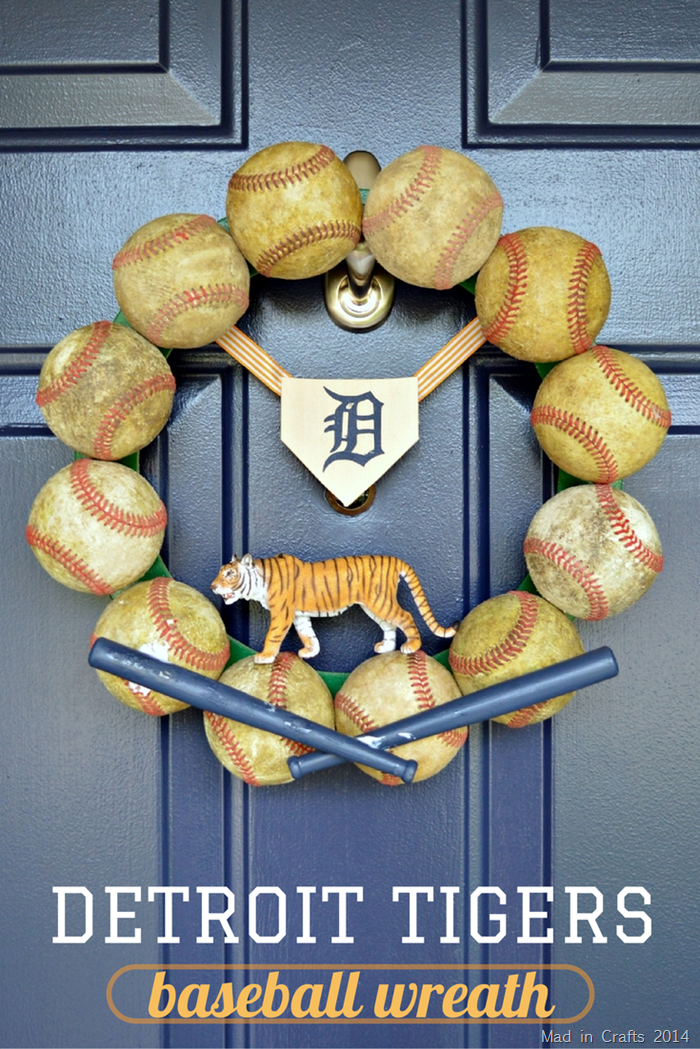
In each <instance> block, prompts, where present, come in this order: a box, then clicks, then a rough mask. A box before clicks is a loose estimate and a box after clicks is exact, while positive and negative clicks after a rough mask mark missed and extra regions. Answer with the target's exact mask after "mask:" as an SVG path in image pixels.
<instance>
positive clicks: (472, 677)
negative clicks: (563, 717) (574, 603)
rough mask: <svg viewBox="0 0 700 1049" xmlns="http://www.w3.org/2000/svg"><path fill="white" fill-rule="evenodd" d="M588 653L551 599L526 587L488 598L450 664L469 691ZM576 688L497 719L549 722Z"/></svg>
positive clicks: (515, 724)
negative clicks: (538, 594)
mask: <svg viewBox="0 0 700 1049" xmlns="http://www.w3.org/2000/svg"><path fill="white" fill-rule="evenodd" d="M582 654H583V644H582V642H581V638H580V637H579V634H578V631H577V629H576V627H575V626H574V624H573V623H572V622H571V620H570V619H569V618H568V617H567V616H565V615H564V613H563V612H560V611H559V609H558V608H554V606H553V605H551V604H550V603H549V602H548V601H545V600H543V598H541V597H537V596H536V595H535V594H530V593H527V592H526V591H524V590H511V591H510V592H509V593H507V594H501V595H500V596H498V597H492V598H489V600H488V601H483V602H482V603H481V604H480V605H477V606H476V608H473V609H472V611H471V612H470V613H469V614H468V615H467V616H466V617H465V618H464V619H463V620H462V622H461V624H460V626H459V629H458V631H457V633H456V634H455V636H454V638H453V639H452V644H451V645H450V666H451V668H452V673H453V674H454V676H455V678H456V679H457V683H458V685H459V687H460V688H461V690H462V692H463V694H464V695H469V694H470V693H471V692H477V691H478V690H479V689H481V688H486V686H487V685H498V684H500V682H501V681H509V680H510V679H511V678H514V677H519V676H520V675H522V674H529V673H531V672H532V671H533V670H541V669H542V668H543V667H548V666H550V665H551V664H552V663H559V662H561V660H563V659H573V657H574V656H580V655H582ZM573 695H574V693H573V692H568V693H567V694H566V695H563V696H557V697H556V698H554V699H548V700H547V701H546V702H544V703H534V704H533V705H532V706H529V707H523V708H522V709H521V710H516V711H514V712H513V713H511V714H502V715H501V716H500V717H497V718H494V719H493V720H494V721H500V722H502V723H503V724H504V725H508V727H509V728H524V727H525V725H533V724H536V723H537V722H538V721H545V720H546V719H547V718H551V717H552V715H553V714H556V713H558V711H560V710H561V709H562V707H564V706H566V704H567V703H568V702H569V700H570V699H571V697H572V696H573Z"/></svg>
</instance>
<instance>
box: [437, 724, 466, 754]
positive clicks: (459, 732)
mask: <svg viewBox="0 0 700 1049" xmlns="http://www.w3.org/2000/svg"><path fill="white" fill-rule="evenodd" d="M468 735H469V729H468V728H459V729H452V730H451V731H449V732H440V733H439V738H440V739H441V740H442V742H443V743H444V744H445V745H446V746H448V747H454V748H455V750H459V748H460V747H461V746H463V745H464V744H465V743H466V742H467V736H468Z"/></svg>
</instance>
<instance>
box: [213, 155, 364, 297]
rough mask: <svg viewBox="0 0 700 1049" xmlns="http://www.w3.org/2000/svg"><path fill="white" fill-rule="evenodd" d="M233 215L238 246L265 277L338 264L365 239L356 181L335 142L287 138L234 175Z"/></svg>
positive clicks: (289, 276) (229, 211)
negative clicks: (330, 145)
mask: <svg viewBox="0 0 700 1049" xmlns="http://www.w3.org/2000/svg"><path fill="white" fill-rule="evenodd" d="M226 217H227V219H228V224H229V229H230V230H231V234H232V236H233V238H234V240H235V241H236V243H237V244H238V246H239V248H240V249H241V251H242V252H243V254H244V255H245V257H246V258H247V259H248V261H249V262H250V263H251V264H252V265H253V266H254V267H255V269H256V270H257V271H258V273H262V274H263V276H264V277H282V278H284V279H286V280H297V279H301V278H303V277H314V276H316V275H317V274H319V273H325V272H326V271H327V270H330V269H332V268H333V266H336V265H337V264H338V263H339V262H341V261H342V259H344V258H345V256H346V255H347V254H348V252H350V251H352V250H353V248H354V247H355V245H356V244H357V242H358V240H359V239H360V231H361V224H362V200H361V198H360V191H359V189H358V187H357V183H356V182H355V179H354V178H353V177H352V175H351V174H350V172H349V171H348V169H347V168H346V166H345V164H343V162H342V161H341V160H339V159H338V157H337V156H336V155H335V153H334V152H333V150H332V149H329V148H328V146H319V145H316V144H315V143H312V142H280V143H278V144H277V145H275V146H268V147H267V148H266V149H261V150H260V151H259V152H258V153H255V154H253V156H252V157H250V159H249V160H246V162H245V163H244V164H242V165H241V167H240V168H238V170H237V171H236V172H235V173H234V174H233V176H232V178H231V181H230V182H229V184H228V193H227V195H226Z"/></svg>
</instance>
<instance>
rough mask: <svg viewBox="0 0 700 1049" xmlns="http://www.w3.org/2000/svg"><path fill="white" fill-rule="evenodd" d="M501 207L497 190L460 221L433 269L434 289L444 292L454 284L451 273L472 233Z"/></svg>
mask: <svg viewBox="0 0 700 1049" xmlns="http://www.w3.org/2000/svg"><path fill="white" fill-rule="evenodd" d="M497 207H503V198H502V197H501V194H500V193H499V192H498V190H496V191H495V193H492V194H491V196H490V197H485V198H484V199H483V200H482V201H481V202H480V203H479V204H477V206H476V207H475V208H474V209H473V210H472V211H470V213H469V214H468V215H467V216H466V217H465V218H463V219H462V221H461V222H460V223H459V225H458V226H457V227H456V229H455V230H454V231H453V233H452V235H451V236H450V239H449V240H448V242H447V244H446V245H445V247H444V248H443V251H442V254H441V255H440V258H439V259H438V262H437V266H436V267H435V277H434V281H435V287H436V288H438V289H439V290H440V291H446V290H447V289H448V288H451V287H452V285H453V284H454V281H453V280H452V272H453V270H454V267H455V265H456V263H457V259H458V258H459V255H460V252H461V251H462V249H463V248H464V246H465V244H466V243H467V242H468V240H469V238H470V237H471V236H472V234H473V233H474V230H475V229H476V228H477V226H478V225H479V224H480V223H481V222H482V221H483V219H485V218H486V216H487V215H488V214H489V213H490V212H491V211H493V209H494V208H497Z"/></svg>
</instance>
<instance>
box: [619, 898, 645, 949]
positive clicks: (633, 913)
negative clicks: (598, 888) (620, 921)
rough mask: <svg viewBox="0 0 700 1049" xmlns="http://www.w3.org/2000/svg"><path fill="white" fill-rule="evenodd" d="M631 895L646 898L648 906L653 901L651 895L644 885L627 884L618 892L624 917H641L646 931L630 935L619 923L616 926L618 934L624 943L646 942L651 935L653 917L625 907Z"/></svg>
mask: <svg viewBox="0 0 700 1049" xmlns="http://www.w3.org/2000/svg"><path fill="white" fill-rule="evenodd" d="M629 895H633V896H641V897H642V899H643V900H644V905H645V906H646V907H648V906H649V904H650V903H651V896H650V895H649V893H648V892H647V890H646V889H645V888H644V886H643V885H626V886H625V887H624V889H621V890H620V892H618V894H617V909H618V911H619V912H620V914H621V915H622V917H623V918H639V919H640V920H641V922H642V925H643V927H644V932H643V933H640V934H639V936H629V935H628V934H627V933H626V932H625V929H624V926H623V925H618V926H617V928H616V932H617V935H618V936H619V937H620V939H621V940H622V942H623V943H645V941H646V940H648V939H649V937H650V936H651V918H650V917H649V915H648V914H646V913H645V912H644V911H628V910H627V908H626V907H625V902H626V900H627V897H628V896H629Z"/></svg>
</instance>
